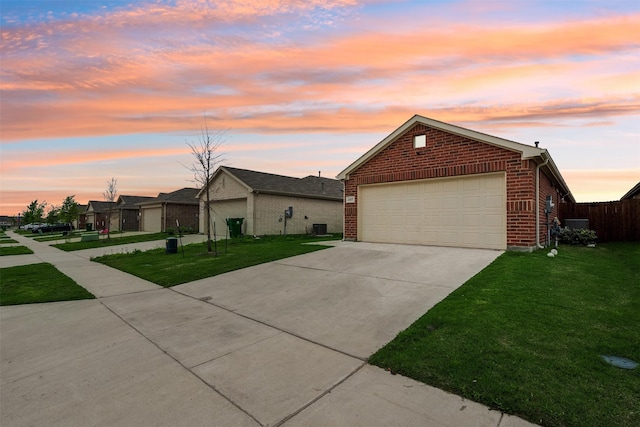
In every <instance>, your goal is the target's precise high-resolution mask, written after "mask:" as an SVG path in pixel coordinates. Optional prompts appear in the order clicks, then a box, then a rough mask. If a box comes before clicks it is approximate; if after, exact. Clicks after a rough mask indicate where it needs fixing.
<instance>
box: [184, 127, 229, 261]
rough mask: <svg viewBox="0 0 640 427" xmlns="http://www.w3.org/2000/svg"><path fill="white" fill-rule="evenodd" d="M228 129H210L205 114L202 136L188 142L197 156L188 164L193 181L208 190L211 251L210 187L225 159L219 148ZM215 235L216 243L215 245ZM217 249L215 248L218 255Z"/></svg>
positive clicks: (207, 222)
mask: <svg viewBox="0 0 640 427" xmlns="http://www.w3.org/2000/svg"><path fill="white" fill-rule="evenodd" d="M226 133H227V131H226V130H217V131H210V130H209V127H208V125H207V116H206V115H204V124H203V125H202V127H201V128H200V136H199V137H198V140H197V141H195V142H187V145H188V146H189V148H191V154H193V157H194V158H195V162H194V163H193V164H192V165H191V166H187V169H189V170H190V171H191V172H192V173H193V182H194V183H196V185H198V187H199V188H201V189H203V190H206V194H205V198H206V207H205V213H206V228H207V252H211V251H212V248H211V211H212V208H213V207H212V206H211V196H212V194H211V193H212V190H211V189H210V188H209V184H210V181H211V177H212V175H213V173H214V172H215V170H216V168H217V166H218V165H219V164H220V163H222V162H223V161H224V156H225V153H219V152H218V150H219V148H220V147H221V146H222V144H224V142H225V135H226ZM214 234H215V229H214ZM215 244H216V243H215V235H214V245H215ZM216 252H217V251H216V250H213V253H214V255H216Z"/></svg>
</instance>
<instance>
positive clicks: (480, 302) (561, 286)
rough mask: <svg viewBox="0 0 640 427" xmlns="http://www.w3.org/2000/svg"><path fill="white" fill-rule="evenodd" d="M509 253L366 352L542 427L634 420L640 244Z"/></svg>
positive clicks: (638, 387) (638, 404)
mask: <svg viewBox="0 0 640 427" xmlns="http://www.w3.org/2000/svg"><path fill="white" fill-rule="evenodd" d="M559 252H560V253H559V254H558V256H556V257H555V258H548V257H547V255H546V254H547V251H537V252H535V253H532V254H522V253H514V252H507V253H505V254H503V255H501V256H500V257H499V258H498V259H497V260H496V261H494V262H493V263H492V264H491V265H490V266H489V267H487V268H486V269H485V270H483V271H482V272H481V273H479V274H478V275H476V276H475V277H473V278H472V279H471V280H469V281H468V282H467V283H465V284H464V285H463V286H462V287H460V288H458V289H457V290H456V291H455V292H453V293H452V294H451V295H450V296H449V297H447V298H446V299H445V300H443V301H442V302H440V303H439V304H437V305H436V306H435V307H434V308H433V309H431V310H430V311H429V312H427V313H426V314H425V315H424V316H423V317H422V318H420V319H419V320H417V321H416V322H415V323H414V324H413V325H412V326H411V327H409V328H408V329H407V330H405V331H404V332H402V333H400V334H399V335H398V336H397V337H396V339H394V340H393V341H392V342H390V343H389V344H388V345H386V346H385V347H384V348H382V349H381V350H380V351H378V352H377V353H376V354H374V355H373V356H372V357H371V358H370V362H371V363H372V364H375V365H378V366H380V367H383V368H387V369H391V370H392V371H395V372H398V373H400V374H402V375H406V376H408V377H411V378H414V379H416V380H419V381H422V382H424V383H427V384H430V385H433V386H436V387H439V388H441V389H444V390H447V391H451V392H453V393H456V394H458V395H461V396H464V397H466V398H469V399H472V400H474V401H477V402H480V403H484V404H486V405H488V406H490V407H492V408H495V409H498V410H501V411H504V412H506V413H509V414H514V415H518V416H520V417H522V418H525V419H528V420H530V421H532V422H534V423H538V424H541V425H545V426H634V427H636V426H639V425H640V368H636V369H635V370H625V369H620V368H616V367H613V366H610V365H608V364H607V363H605V362H604V361H603V360H601V358H600V355H616V356H621V357H625V358H629V359H631V360H634V361H636V362H640V262H639V261H640V244H638V243H615V244H614V243H610V244H602V245H598V246H597V247H596V248H585V247H569V246H563V247H561V248H559Z"/></svg>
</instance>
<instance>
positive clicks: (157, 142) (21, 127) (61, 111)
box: [0, 0, 640, 215]
mask: <svg viewBox="0 0 640 427" xmlns="http://www.w3.org/2000/svg"><path fill="white" fill-rule="evenodd" d="M0 14H1V21H0V25H1V41H0V54H1V62H0V108H1V110H0V125H1V133H0V137H1V143H2V146H1V152H0V173H1V186H0V214H2V215H16V214H17V213H18V212H22V211H24V210H25V208H26V206H27V205H28V204H29V202H31V201H32V200H35V199H38V200H39V201H40V202H42V201H47V202H48V203H49V204H50V205H51V204H53V205H60V204H61V202H62V201H63V199H64V198H65V197H66V196H68V195H75V198H76V201H78V202H79V203H87V202H88V201H89V200H103V196H102V193H103V192H104V191H105V189H106V186H107V181H109V180H110V179H111V177H115V178H117V180H118V192H119V194H123V195H140V196H156V195H157V194H158V193H159V192H170V191H174V190H177V189H179V188H182V187H194V186H195V184H194V183H193V182H191V179H192V175H191V172H190V171H189V170H188V169H187V168H186V167H185V165H190V164H192V163H193V156H192V154H191V153H190V149H189V147H188V146H187V143H188V142H196V141H197V138H198V136H199V135H200V129H201V126H202V125H203V123H204V115H205V114H206V117H207V124H208V126H209V128H210V129H212V130H217V129H228V131H227V132H226V136H225V142H224V144H223V146H222V149H221V152H224V153H225V159H226V161H225V163H224V164H225V165H229V166H233V167H237V168H244V169H253V170H258V171H263V172H271V173H277V174H282V175H291V176H298V177H303V176H306V175H317V174H318V171H321V173H322V175H323V176H326V177H335V175H337V174H338V173H339V172H340V171H342V170H343V169H344V168H346V167H347V166H348V165H349V164H350V163H351V162H353V161H354V160H355V159H357V158H358V157H359V156H360V155H362V154H363V153H364V152H365V151H367V150H368V149H369V148H371V147H373V146H374V145H375V144H377V143H378V142H379V141H380V140H382V139H383V138H384V137H386V136H387V135H388V134H390V133H391V132H393V131H394V130H395V129H396V128H397V127H399V126H400V125H402V124H403V123H404V122H405V121H407V120H408V119H409V118H411V117H412V116H413V115H414V114H420V115H423V116H426V117H429V118H432V119H436V120H440V121H444V122H448V123H452V124H455V125H459V126H463V127H466V128H469V129H473V130H477V131H480V132H485V133H489V134H491V135H495V136H499V137H502V138H506V139H510V140H513V141H517V142H521V143H525V144H531V145H533V143H534V142H535V141H540V147H541V148H546V149H548V150H549V152H550V153H551V156H552V157H553V159H554V161H555V163H556V165H557V166H558V168H559V169H560V172H561V173H562V175H563V177H564V179H565V181H566V182H567V184H568V185H569V188H570V189H571V191H572V193H573V195H574V196H575V197H576V199H577V200H578V201H579V202H591V201H606V200H617V199H619V198H620V197H621V196H622V195H623V194H625V193H626V192H627V191H628V190H630V189H631V188H632V187H633V186H634V185H635V184H636V183H637V182H638V181H640V2H638V1H615V0H602V1H570V0H567V1H562V0H554V1H542V0H531V1H526V0H501V1H491V0H485V1H428V0H423V1H400V0H396V1H385V0H368V1H367V0H365V1H358V0H238V1H233V0H166V1H154V0H125V1H120V0H0Z"/></svg>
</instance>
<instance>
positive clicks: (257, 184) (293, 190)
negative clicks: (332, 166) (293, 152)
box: [212, 166, 342, 200]
mask: <svg viewBox="0 0 640 427" xmlns="http://www.w3.org/2000/svg"><path fill="white" fill-rule="evenodd" d="M222 172H226V173H228V174H230V175H231V176H233V177H234V178H235V179H237V180H238V181H239V182H240V183H241V184H244V185H245V186H246V187H247V189H249V190H250V191H253V192H257V193H266V194H275V195H282V196H294V197H309V198H316V199H327V200H342V183H341V182H340V181H338V180H336V179H331V178H324V177H319V176H313V175H310V176H306V177H304V178H295V177H292V176H284V175H276V174H272V173H266V172H257V171H252V170H248V169H238V168H232V167H228V166H220V167H219V168H218V170H217V171H216V172H215V173H214V175H213V177H212V180H213V179H215V177H216V176H217V175H218V174H220V173H222Z"/></svg>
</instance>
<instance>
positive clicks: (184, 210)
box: [162, 203, 200, 232]
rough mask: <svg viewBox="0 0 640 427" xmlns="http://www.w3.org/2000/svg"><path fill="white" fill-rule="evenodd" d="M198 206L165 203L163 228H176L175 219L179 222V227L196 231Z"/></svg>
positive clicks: (164, 229) (165, 229) (166, 229)
mask: <svg viewBox="0 0 640 427" xmlns="http://www.w3.org/2000/svg"><path fill="white" fill-rule="evenodd" d="M199 211H200V207H199V205H197V204H193V205H187V204H182V203H167V204H166V205H165V211H164V215H165V216H164V218H163V221H162V223H163V229H162V231H168V230H169V229H171V228H173V229H177V225H176V220H178V221H179V222H180V229H182V230H188V231H193V232H198V215H199Z"/></svg>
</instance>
